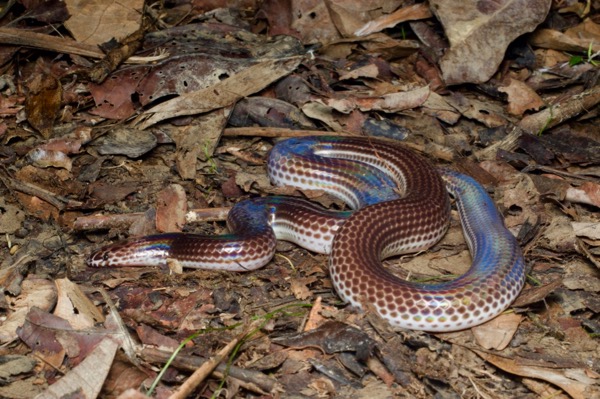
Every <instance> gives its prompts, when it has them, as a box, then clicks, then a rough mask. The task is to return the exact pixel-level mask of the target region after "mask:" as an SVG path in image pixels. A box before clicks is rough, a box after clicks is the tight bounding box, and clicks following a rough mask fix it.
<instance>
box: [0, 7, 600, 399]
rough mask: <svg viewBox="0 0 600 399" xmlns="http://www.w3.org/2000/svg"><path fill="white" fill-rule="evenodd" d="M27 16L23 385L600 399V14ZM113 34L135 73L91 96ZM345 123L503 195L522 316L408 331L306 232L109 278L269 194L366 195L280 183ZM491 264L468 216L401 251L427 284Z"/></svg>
mask: <svg viewBox="0 0 600 399" xmlns="http://www.w3.org/2000/svg"><path fill="white" fill-rule="evenodd" d="M10 4H11V6H8V8H7V12H5V13H3V14H2V15H1V16H0V22H1V27H0V41H1V42H2V46H0V49H1V51H0V60H1V61H2V65H3V67H2V68H3V75H2V79H0V90H1V92H2V96H1V103H0V105H1V106H0V111H1V112H2V116H3V119H2V121H1V122H0V138H1V140H2V141H1V143H0V162H1V163H2V169H1V171H0V180H1V181H2V185H1V190H2V196H1V197H0V232H2V233H3V234H4V235H3V241H4V244H5V245H3V246H2V248H1V249H0V251H1V252H2V255H3V256H2V259H3V261H2V268H1V269H0V279H1V281H2V286H3V287H4V290H3V293H4V295H3V297H2V302H1V304H2V306H1V309H2V314H3V319H2V320H3V321H2V324H1V325H0V339H1V341H2V344H3V349H2V352H3V353H2V354H1V356H2V359H3V362H2V365H1V366H0V370H1V372H2V384H1V386H0V395H1V396H3V397H14V398H25V397H33V396H36V395H39V397H49V396H51V395H52V396H54V397H56V396H66V395H73V394H76V395H80V394H81V395H86V397H98V396H99V397H109V396H111V397H123V398H125V397H145V394H150V395H152V396H157V397H185V396H187V395H191V394H194V395H195V396H199V397H219V396H222V397H334V396H335V397H369V398H373V397H376V398H377V397H386V398H387V397H410V398H414V397H418V398H430V397H440V396H443V397H465V398H471V397H472V398H475V397H486V398H513V397H572V398H591V397H594V396H598V395H600V362H599V360H598V359H600V353H599V352H600V349H599V348H600V345H598V339H599V334H600V323H599V319H598V314H599V312H600V299H599V298H600V295H599V293H600V272H599V268H600V260H599V258H600V250H599V248H600V233H599V230H600V228H599V227H598V226H600V221H599V218H598V208H600V195H599V192H600V185H599V183H600V179H599V177H600V169H599V162H600V159H599V157H598V154H599V153H600V152H599V151H598V149H599V148H600V131H599V130H598V127H597V125H598V123H597V119H598V110H599V109H600V108H599V107H598V103H599V102H600V88H599V85H598V77H599V76H600V69H599V62H600V55H599V51H600V47H599V46H600V28H599V25H598V24H599V23H600V14H599V12H598V11H599V9H600V6H599V5H598V4H597V2H593V1H591V2H568V3H565V2H550V1H547V0H539V1H535V2H530V1H528V2H524V1H519V0H506V1H500V2H498V1H477V2H475V1H466V2H453V1H437V0H436V1H430V2H428V3H427V2H416V3H415V2H406V1H402V0H396V1H383V0H381V1H373V2H366V3H365V2H362V3H358V4H357V3H356V2H350V1H348V0H329V1H324V2H320V1H311V0H304V1H295V0H292V1H289V2H277V1H265V2H255V1H252V0H247V1H238V2H233V3H232V2H228V3H226V2H219V1H214V2H210V4H208V3H203V2H194V1H190V2H186V1H182V2H177V3H173V4H169V7H167V8H161V5H162V4H163V3H158V2H157V3H151V2H148V3H146V4H141V2H135V3H134V2H130V3H127V4H123V5H119V7H118V8H117V9H113V10H112V11H111V10H109V9H108V8H106V6H104V5H103V4H102V2H90V4H88V5H87V6H85V7H86V8H83V7H84V6H82V5H81V4H79V3H76V2H69V1H66V2H59V1H50V2H36V1H17V2H11V3H10ZM165 4H166V3H165ZM87 7H89V8H87ZM113 7H114V5H113ZM68 15H71V16H72V17H71V18H70V19H67V16H68ZM125 22H127V24H126V23H125ZM132 22H133V23H132ZM50 24H52V25H50ZM57 32H60V33H61V35H57V34H56V33H57ZM95 32H103V34H105V33H106V32H110V33H109V34H108V35H104V36H102V35H99V34H95ZM69 36H70V37H72V38H73V39H70V38H69ZM113 37H114V38H115V39H116V40H113V41H111V42H109V43H106V40H108V39H110V38H113ZM141 37H143V39H144V40H143V42H141V41H140V40H139V38H141ZM126 38H127V39H126ZM128 40H129V41H128ZM94 45H101V48H102V51H104V53H105V54H107V56H106V57H107V58H110V60H109V62H104V63H102V67H103V68H106V67H107V66H108V68H109V69H108V70H106V72H107V73H106V79H104V80H103V81H97V82H95V83H91V82H90V80H92V79H95V78H96V77H97V76H101V75H96V74H93V73H92V72H93V71H97V70H98V69H94V68H97V67H98V65H100V64H95V63H96V62H97V61H96V59H97V58H98V57H102V52H101V51H99V50H98V49H97V48H96V47H94ZM128 46H132V47H131V48H132V49H137V50H135V54H134V57H131V58H128V55H129V51H130V50H128V48H127V47H128ZM121 59H126V62H125V63H124V64H121ZM105 61H106V60H105ZM117 65H118V67H117ZM326 132H329V133H330V134H355V135H356V134H358V135H371V136H383V137H388V138H396V139H402V140H405V142H406V144H407V145H408V146H410V147H411V148H413V149H414V150H415V151H418V152H421V153H423V154H425V155H426V156H427V157H429V158H430V159H431V160H432V161H433V162H434V163H436V164H438V165H443V166H450V167H453V168H456V169H458V170H460V171H462V172H464V173H467V174H470V175H472V176H474V177H475V178H476V179H477V180H479V181H480V182H481V183H482V184H484V185H485V187H486V188H487V189H488V190H489V192H490V193H491V195H492V197H493V198H494V201H495V202H496V204H497V205H498V207H499V209H500V211H501V213H502V214H503V216H504V218H505V222H506V225H507V227H508V228H509V229H510V230H511V231H512V232H513V234H515V236H517V238H518V240H519V242H520V244H521V246H522V248H523V251H524V253H525V258H526V261H527V265H528V268H529V269H528V270H529V272H528V283H527V285H526V287H525V289H524V290H523V292H522V293H521V295H520V296H519V298H517V300H516V302H515V303H514V304H513V306H512V307H511V308H510V311H508V312H506V313H505V314H502V315H500V316H498V317H497V318H495V319H494V320H491V321H490V322H488V323H486V324H484V325H482V326H478V327H475V328H473V329H471V330H468V331H460V332H455V333H440V334H428V333H423V332H414V331H405V330H402V331H394V330H393V329H391V328H390V327H389V326H388V325H387V324H386V322H384V321H382V320H380V319H378V318H377V317H376V316H375V315H373V314H372V313H370V312H365V313H357V312H354V311H352V309H349V308H347V307H344V306H343V304H341V303H340V302H339V299H338V298H337V296H336V295H335V293H334V291H333V288H332V285H331V282H330V280H329V278H328V273H327V259H326V257H325V256H320V255H315V254H311V253H309V252H307V251H305V250H302V249H300V248H297V247H295V246H294V245H291V244H288V243H284V242H281V243H279V244H278V252H277V255H276V256H275V258H274V259H273V261H272V262H270V263H269V264H268V265H267V266H266V267H264V268H262V269H261V270H258V271H255V272H252V273H241V274H230V273H225V272H214V271H202V270H185V271H181V270H180V268H179V267H178V265H177V264H176V262H175V263H170V264H169V268H165V269H153V268H136V269H105V270H91V269H88V268H87V267H86V266H85V258H86V256H87V255H89V254H90V252H91V251H92V250H93V249H95V248H97V247H98V246H100V245H102V244H105V243H108V242H113V241H115V240H118V239H121V238H125V237H128V236H133V235H143V234H151V233H156V232H165V231H184V232H196V233H202V234H223V233H225V232H226V229H225V227H224V224H223V220H224V218H225V215H226V213H227V210H228V209H229V208H230V207H231V206H232V205H233V204H235V203H236V202H238V201H241V200H244V199H246V198H248V197H251V196H256V195H272V194H283V195H300V196H304V197H306V198H308V199H310V200H312V201H315V202H317V203H320V204H322V205H323V206H326V207H333V208H339V207H341V206H343V205H342V204H340V203H339V201H337V200H334V199H332V198H330V197H328V196H326V195H323V194H322V193H320V192H318V191H303V192H298V191H297V190H291V189H289V188H276V187H273V186H271V185H270V183H269V181H268V179H267V178H266V173H265V169H264V159H265V157H266V154H267V153H268V150H269V149H270V148H271V146H272V145H273V142H274V141H273V140H274V138H280V137H291V136H303V135H307V134H324V133H326ZM469 263H470V257H469V253H468V251H467V247H466V244H465V241H464V238H463V236H462V231H461V228H460V223H459V222H458V219H457V218H456V215H454V217H453V222H452V226H451V228H450V231H449V232H448V234H447V235H446V236H445V237H444V239H443V240H442V241H441V242H440V243H438V244H437V245H436V246H434V247H433V248H432V249H430V250H429V251H427V252H425V253H422V254H416V255H409V256H404V257H401V258H397V259H391V260H388V261H386V262H385V264H386V266H387V267H389V268H390V269H391V270H392V271H393V272H394V273H396V274H397V275H399V276H402V277H405V278H408V279H411V280H417V281H440V279H448V278H453V276H456V275H458V274H461V273H463V272H464V271H465V270H466V268H467V267H468V265H469ZM174 352H177V356H176V357H175V358H174V359H171V355H172V354H173V353H174ZM165 364H168V365H169V367H167V368H164V369H163V371H162V372H160V370H161V368H162V367H163V366H165ZM159 372H160V378H158V379H157V376H159ZM182 381H185V382H182Z"/></svg>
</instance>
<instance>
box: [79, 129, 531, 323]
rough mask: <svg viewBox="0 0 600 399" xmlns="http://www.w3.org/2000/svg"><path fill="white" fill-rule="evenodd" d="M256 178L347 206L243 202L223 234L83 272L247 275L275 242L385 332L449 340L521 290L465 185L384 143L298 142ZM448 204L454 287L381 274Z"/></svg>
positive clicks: (502, 243) (143, 245) (433, 228)
mask: <svg viewBox="0 0 600 399" xmlns="http://www.w3.org/2000/svg"><path fill="white" fill-rule="evenodd" d="M267 172H268V175H269V177H270V179H271V181H272V183H273V184H275V185H277V186H292V187H295V188H297V189H312V190H314V189H318V190H323V191H325V192H327V193H329V194H331V195H332V196H334V197H336V198H338V199H340V200H342V201H343V202H345V203H346V204H347V206H348V208H349V209H346V210H344V209H342V210H330V209H325V208H323V207H321V206H319V205H317V204H314V203H313V202H310V201H308V200H305V199H302V198H298V197H292V196H266V197H256V198H250V199H245V200H243V201H240V202H238V203H237V204H236V205H234V206H233V208H232V209H231V210H230V212H229V214H228V217H227V225H228V229H229V231H230V232H231V233H230V234H227V235H220V236H210V235H199V234H189V233H164V234H156V235H150V236H144V237H137V238H135V237H134V238H130V239H126V240H124V241H120V242H116V243H114V244H110V245H108V246H105V247H102V248H100V249H98V250H96V251H94V252H93V253H92V254H91V255H90V256H89V258H88V260H87V264H88V265H89V266H91V267H123V266H158V265H166V264H167V262H168V261H169V260H174V261H177V262H179V263H180V264H181V266H183V267H184V268H201V269H214V270H230V271H251V270H255V269H257V268H260V267H262V266H264V265H265V264H267V263H268V262H269V261H270V260H271V258H272V257H273V256H274V254H275V251H276V244H277V240H286V241H290V242H293V243H295V244H297V245H299V246H302V247H304V248H306V249H308V250H310V251H313V252H316V253H322V254H328V255H329V264H328V266H329V274H330V277H331V281H332V284H333V286H334V288H335V291H336V292H337V294H338V296H339V297H340V298H341V299H342V300H343V302H345V303H349V304H350V305H352V306H353V307H355V308H358V309H361V310H363V311H373V312H376V313H377V314H378V315H379V316H380V317H381V318H383V319H384V320H387V321H388V322H389V323H390V324H391V325H392V326H393V327H399V328H405V329H412V330H424V331H430V332H449V331H457V330H463V329H467V328H470V327H473V326H476V325H479V324H482V323H484V322H486V321H488V320H490V319H492V318H494V317H496V316H497V315H499V314H500V313H502V312H503V311H505V310H506V309H507V308H508V307H509V306H510V305H511V303H512V302H513V301H514V299H515V298H516V297H517V296H518V294H519V293H520V291H521V289H522V287H523V285H524V283H525V261H524V258H523V254H522V251H521V249H520V246H519V244H518V241H517V240H516V238H515V237H514V235H513V234H512V233H511V232H510V231H509V230H508V229H507V228H506V227H505V225H504V219H503V217H502V215H501V214H500V212H499V211H498V209H497V208H496V206H495V204H494V202H493V200H492V199H491V198H490V196H489V195H488V193H487V192H486V190H485V189H484V188H483V187H482V186H481V185H480V184H479V183H477V181H475V180H474V179H473V178H472V177H470V176H467V175H464V174H461V173H459V172H456V171H454V170H451V169H447V168H436V167H434V166H433V165H432V164H431V163H430V162H429V161H428V160H427V159H426V158H424V157H422V156H421V155H418V154H417V153H416V152H414V151H413V150H410V149H409V148H408V147H406V146H405V145H403V144H401V143H399V142H395V141H390V140H386V139H380V138H373V137H364V136H363V137H360V136H354V137H348V136H308V137H298V138H289V139H286V140H282V141H279V142H277V143H276V144H275V145H274V146H273V148H272V149H271V151H270V153H269V156H268V161H267ZM452 199H454V203H455V206H456V209H457V210H458V216H459V219H460V222H461V226H462V229H463V233H464V237H465V241H466V244H467V246H468V248H469V250H470V253H471V258H472V262H471V265H470V267H469V268H468V270H467V271H466V272H465V273H464V274H463V275H460V276H458V277H456V278H454V279H450V280H447V281H441V282H435V283H426V282H416V281H408V280H406V279H403V278H400V277H398V276H396V275H395V274H393V273H392V272H390V271H389V270H388V268H386V267H385V266H384V264H383V261H384V260H385V259H387V258H390V257H394V256H398V255H402V254H407V253H415V252H419V251H424V250H426V249H428V248H430V247H431V246H432V245H434V244H435V243H437V242H438V241H439V240H440V239H441V238H442V237H443V236H444V234H445V233H446V231H447V229H448V226H449V224H450V220H451V209H452V207H451V203H452V201H451V200H452Z"/></svg>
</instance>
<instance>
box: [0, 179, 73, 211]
mask: <svg viewBox="0 0 600 399" xmlns="http://www.w3.org/2000/svg"><path fill="white" fill-rule="evenodd" d="M0 180H2V182H3V183H4V185H5V186H6V187H7V188H9V189H12V190H15V191H19V192H21V193H24V194H28V195H33V196H35V197H38V198H40V199H42V200H44V201H46V202H47V203H49V204H50V205H52V206H54V207H55V208H56V209H58V210H60V211H62V210H64V209H65V208H66V207H67V206H81V205H82V203H81V202H78V201H73V200H70V199H68V198H66V197H63V196H62V195H57V194H54V193H53V192H51V191H48V190H46V189H43V188H41V187H38V186H36V185H33V184H31V183H27V182H24V181H18V180H15V179H13V178H11V177H8V176H2V175H0Z"/></svg>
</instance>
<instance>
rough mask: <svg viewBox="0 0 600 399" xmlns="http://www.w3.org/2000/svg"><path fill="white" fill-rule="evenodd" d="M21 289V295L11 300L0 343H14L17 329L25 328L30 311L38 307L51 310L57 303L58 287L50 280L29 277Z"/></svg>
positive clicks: (1, 326)
mask: <svg viewBox="0 0 600 399" xmlns="http://www.w3.org/2000/svg"><path fill="white" fill-rule="evenodd" d="M21 288H22V291H21V294H20V295H19V296H18V297H17V298H14V299H11V300H10V304H11V312H10V313H9V314H8V317H7V318H6V319H5V320H3V321H2V324H1V325H0V343H3V344H5V343H8V342H12V341H13V340H15V339H16V338H17V328H20V327H22V326H23V324H24V322H25V319H26V317H27V314H28V313H29V309H31V308H32V307H37V308H40V309H43V310H49V309H52V307H53V306H54V304H55V303H56V287H55V286H54V284H53V283H52V282H51V281H49V280H46V279H41V278H35V277H28V278H27V279H26V280H24V281H23V283H22V286H21Z"/></svg>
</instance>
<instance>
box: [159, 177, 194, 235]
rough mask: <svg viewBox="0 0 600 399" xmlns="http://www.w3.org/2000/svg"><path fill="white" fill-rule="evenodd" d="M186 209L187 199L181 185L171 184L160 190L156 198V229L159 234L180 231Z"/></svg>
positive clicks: (183, 223) (183, 224)
mask: <svg viewBox="0 0 600 399" xmlns="http://www.w3.org/2000/svg"><path fill="white" fill-rule="evenodd" d="M187 209H188V208H187V197H186V194H185V189H184V188H183V187H182V186H181V185H179V184H171V185H170V186H169V187H167V188H165V189H163V190H161V191H160V192H159V193H158V196H157V198H156V229H157V230H158V231H160V232H178V231H181V229H182V228H183V226H185V214H186V213H187Z"/></svg>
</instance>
